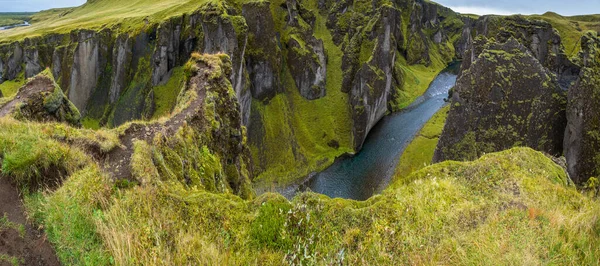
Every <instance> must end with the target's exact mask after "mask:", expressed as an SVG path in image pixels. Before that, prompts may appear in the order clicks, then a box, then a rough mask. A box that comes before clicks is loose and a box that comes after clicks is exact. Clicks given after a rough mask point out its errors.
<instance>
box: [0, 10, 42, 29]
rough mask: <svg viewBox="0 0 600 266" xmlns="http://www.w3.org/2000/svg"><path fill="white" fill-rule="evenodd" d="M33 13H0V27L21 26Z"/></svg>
mask: <svg viewBox="0 0 600 266" xmlns="http://www.w3.org/2000/svg"><path fill="white" fill-rule="evenodd" d="M33 14H34V13H2V12H0V27H4V26H12V25H15V24H22V23H24V22H25V21H29V20H30V19H31V15H33Z"/></svg>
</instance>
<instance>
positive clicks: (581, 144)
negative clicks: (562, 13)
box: [564, 32, 600, 183]
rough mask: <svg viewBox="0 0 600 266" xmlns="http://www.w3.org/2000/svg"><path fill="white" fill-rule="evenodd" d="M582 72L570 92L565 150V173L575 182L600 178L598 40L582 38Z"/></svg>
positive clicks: (591, 36) (592, 34)
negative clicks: (566, 170) (566, 169)
mask: <svg viewBox="0 0 600 266" xmlns="http://www.w3.org/2000/svg"><path fill="white" fill-rule="evenodd" d="M581 48H582V52H581V54H580V57H581V59H582V65H583V69H582V71H581V74H580V76H579V79H578V80H577V82H576V83H575V84H574V85H573V86H572V87H571V88H570V89H569V104H568V107H567V119H568V125H567V129H566V132H565V142H564V150H565V157H566V159H567V164H568V167H567V168H568V172H569V174H570V175H571V178H572V179H573V180H574V181H575V182H577V183H583V182H585V181H586V180H587V179H588V178H590V177H598V176H600V38H599V37H598V34H597V33H595V32H588V33H587V34H586V35H585V36H584V37H583V38H582V39H581Z"/></svg>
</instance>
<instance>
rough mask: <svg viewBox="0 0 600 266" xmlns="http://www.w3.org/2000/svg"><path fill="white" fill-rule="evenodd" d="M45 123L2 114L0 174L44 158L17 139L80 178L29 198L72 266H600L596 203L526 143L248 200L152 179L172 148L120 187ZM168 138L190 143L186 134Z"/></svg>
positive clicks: (142, 154)
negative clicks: (10, 164)
mask: <svg viewBox="0 0 600 266" xmlns="http://www.w3.org/2000/svg"><path fill="white" fill-rule="evenodd" d="M430 124H431V125H434V124H439V123H430ZM50 125H52V124H36V123H25V122H17V121H14V120H11V119H7V118H0V154H1V155H2V158H4V162H3V167H4V165H5V164H6V159H7V158H16V157H19V158H22V159H21V160H20V161H23V162H27V164H25V163H23V164H22V167H21V169H22V172H23V173H24V174H35V173H36V172H38V173H39V171H38V170H36V169H39V168H40V165H43V163H41V162H40V161H44V160H47V159H46V158H45V157H40V156H39V154H36V153H33V152H31V149H29V148H28V147H29V146H28V145H25V143H20V141H21V140H22V141H26V142H29V144H30V145H33V146H36V147H43V149H44V150H46V151H47V153H49V154H50V155H46V156H51V157H55V156H53V155H51V154H55V153H56V154H60V155H61V156H60V157H63V158H65V159H64V160H62V161H57V163H58V167H61V168H65V169H72V170H71V171H68V174H67V175H68V177H67V178H66V179H65V181H64V182H63V184H62V186H61V187H59V188H58V189H56V190H52V191H41V192H35V191H34V192H33V193H31V194H27V196H26V197H25V202H26V207H27V210H28V213H29V214H30V215H31V217H32V218H33V219H34V220H35V221H37V223H39V224H40V225H42V226H43V227H44V229H45V231H46V233H47V235H48V239H49V240H50V241H51V242H52V243H53V244H54V246H55V247H56V248H57V254H58V256H59V258H60V260H61V262H63V264H66V265H110V264H116V265H130V264H137V265H205V264H209V265H215V264H217V265H256V264H261V265H280V264H282V263H287V264H349V265H373V264H387V265H394V264H450V265H471V264H484V265H508V264H522V263H525V264H534V265H536V264H559V265H573V264H575V265H590V264H595V263H597V261H598V260H599V259H600V252H599V251H598V249H597V246H598V245H599V244H600V241H599V240H600V215H599V213H600V207H599V206H600V205H598V202H597V199H594V198H589V197H587V196H584V195H582V194H580V193H579V192H578V191H577V190H576V188H575V187H572V186H569V185H568V184H569V182H568V178H567V175H566V174H565V172H564V171H563V170H562V168H560V167H559V166H557V165H556V164H554V163H553V162H552V161H551V160H550V159H549V158H547V157H546V156H544V155H543V154H541V153H539V152H536V151H533V150H531V149H528V148H515V149H511V150H508V151H504V152H500V153H494V154H488V155H485V156H484V157H482V158H481V159H479V160H477V161H474V162H444V163H441V164H437V165H433V166H430V167H426V168H424V169H421V170H419V171H416V172H414V173H413V174H411V175H410V176H408V177H406V178H403V179H401V180H396V181H395V182H394V183H392V185H391V186H390V187H389V188H388V189H386V190H385V191H384V192H383V193H382V194H381V195H377V196H374V197H372V198H371V199H369V200H367V201H364V202H357V201H351V200H344V199H330V198H328V197H326V196H323V195H318V194H314V193H303V194H300V195H298V196H297V197H296V198H294V199H293V200H292V201H288V200H286V199H285V198H283V197H282V196H280V195H275V194H265V195H262V196H260V197H258V198H254V199H248V200H244V199H242V198H240V197H238V196H235V195H233V194H231V193H230V192H228V191H227V190H224V191H218V190H217V191H214V192H211V191H207V190H206V189H204V188H203V187H202V186H195V185H190V183H189V182H187V181H186V179H185V178H182V176H180V174H177V173H176V172H174V170H175V168H173V167H171V169H172V171H173V172H174V173H175V174H174V175H164V174H162V175H157V174H156V173H159V172H160V171H158V170H157V169H158V167H159V166H160V165H161V163H160V161H157V160H155V159H152V160H148V157H150V154H154V155H153V157H155V156H156V154H157V152H158V153H162V154H166V153H165V150H163V149H162V148H160V147H165V148H168V147H176V149H175V151H176V152H177V153H180V154H184V153H181V152H184V150H185V147H184V146H181V145H183V144H177V143H175V144H168V143H165V144H161V143H160V142H159V143H155V144H154V147H153V146H150V145H146V146H144V145H142V146H140V145H136V149H135V154H134V160H132V163H133V164H139V165H138V167H134V169H137V170H135V171H134V172H135V173H136V175H137V177H138V179H140V180H145V182H142V183H140V184H139V185H133V186H120V187H116V186H115V185H113V183H112V182H111V181H110V179H108V178H107V177H106V175H105V174H104V173H102V172H101V170H100V168H99V167H98V166H96V165H95V163H94V162H93V161H91V160H88V159H82V158H78V157H73V156H69V155H68V154H76V152H75V151H73V150H76V149H78V148H77V145H75V146H74V147H72V149H73V150H71V151H68V149H69V147H70V146H68V145H67V144H65V143H59V142H55V141H54V140H53V138H52V137H51V135H52V134H49V133H48V132H46V131H45V130H49V129H48V127H50ZM437 128H438V129H436V127H435V126H428V127H426V128H424V129H423V130H422V134H425V135H428V134H433V133H435V131H437V130H439V127H437ZM74 130H75V129H74ZM77 131H79V130H77ZM86 131H87V130H86ZM92 132H93V131H92ZM9 133H12V135H10V136H11V138H10V141H9ZM82 134H83V133H82ZM180 134H181V133H180ZM16 135H18V136H20V137H19V138H18V139H17V140H14V136H16ZM158 139H161V138H158ZM11 141H13V142H11ZM174 141H175V142H182V141H183V142H187V141H192V140H191V139H190V138H189V136H187V135H186V134H181V135H180V136H179V137H178V138H176V139H175V140H174ZM199 141H200V142H199V143H198V144H204V145H209V143H210V141H211V140H210V139H209V138H204V139H200V140H199ZM162 145H165V146H162ZM51 146H56V147H54V148H52V147H51ZM178 146H179V147H181V148H177V147H178ZM48 147H50V148H48ZM155 147H157V148H155ZM16 155H19V156H16ZM79 156H81V157H83V158H85V157H86V156H85V155H83V154H80V155H79ZM56 157H58V156H56ZM209 157H210V156H208V155H206V154H200V155H199V157H198V158H201V159H202V160H209V161H210V160H211V159H209ZM135 158H137V159H135ZM82 161H84V162H85V164H84V165H81V164H79V163H78V162H82ZM210 164H212V163H210V162H208V161H204V162H201V163H200V166H199V167H198V169H203V168H205V167H208V165H210ZM139 166H144V167H139ZM152 168H156V170H152ZM205 169H206V168H205ZM2 171H3V174H6V175H8V176H10V177H12V178H13V179H14V178H17V179H18V177H19V176H18V175H14V173H15V172H6V171H5V170H4V169H3V170H2ZM199 177H200V178H211V177H215V173H214V172H213V171H209V170H205V171H200V172H199ZM192 183H193V182H192ZM198 250H202V252H198Z"/></svg>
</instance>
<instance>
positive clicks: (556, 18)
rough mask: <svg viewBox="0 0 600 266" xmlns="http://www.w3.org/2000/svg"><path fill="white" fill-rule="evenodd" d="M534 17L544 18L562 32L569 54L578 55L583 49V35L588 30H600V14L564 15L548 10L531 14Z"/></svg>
mask: <svg viewBox="0 0 600 266" xmlns="http://www.w3.org/2000/svg"><path fill="white" fill-rule="evenodd" d="M529 17H530V18H533V19H540V20H544V21H546V22H548V23H550V24H552V27H554V28H556V29H557V30H558V32H559V33H560V37H561V39H562V43H563V45H564V47H565V52H566V53H567V56H569V57H572V56H576V55H577V53H579V51H580V50H581V43H580V40H581V37H582V36H583V35H584V34H585V32H586V31H588V30H595V31H600V16H599V15H586V16H573V17H564V16H561V15H559V14H556V13H553V12H547V13H545V14H543V15H532V16H529Z"/></svg>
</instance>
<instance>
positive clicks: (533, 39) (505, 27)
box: [455, 15, 579, 90]
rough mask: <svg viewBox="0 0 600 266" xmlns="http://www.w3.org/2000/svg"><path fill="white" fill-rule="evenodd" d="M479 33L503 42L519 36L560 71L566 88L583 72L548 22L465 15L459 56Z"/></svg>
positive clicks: (540, 58)
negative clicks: (477, 17)
mask: <svg viewBox="0 0 600 266" xmlns="http://www.w3.org/2000/svg"><path fill="white" fill-rule="evenodd" d="M477 35H484V36H486V37H488V38H491V37H494V38H495V39H496V40H498V41H499V42H505V41H507V40H508V39H509V38H515V39H517V40H518V41H519V42H520V43H521V44H523V45H524V46H525V47H526V48H527V49H528V50H529V51H530V52H531V53H532V55H533V56H534V57H535V58H536V59H537V60H538V61H539V62H540V63H541V64H542V65H543V66H544V67H546V68H547V69H548V70H550V71H551V72H553V73H555V74H556V75H557V80H558V83H559V85H560V86H561V88H562V89H564V90H567V89H568V88H569V87H570V86H571V84H572V83H573V82H574V81H575V80H576V79H577V77H578V75H579V66H577V65H576V64H574V63H572V62H571V61H570V60H569V59H568V57H567V55H566V54H565V52H564V48H563V47H562V44H561V38H560V35H559V33H558V31H557V30H556V29H555V28H553V27H552V25H551V24H550V23H548V22H545V21H541V20H531V19H527V18H525V17H523V16H520V15H516V16H508V17H499V16H482V17H480V18H479V19H477V20H472V19H465V27H464V29H463V35H462V37H461V38H460V39H459V40H458V41H457V42H456V44H455V45H456V47H457V50H456V51H457V54H458V56H459V57H463V56H464V52H465V51H466V48H467V45H468V42H469V38H471V36H477ZM461 55H462V56H461Z"/></svg>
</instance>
